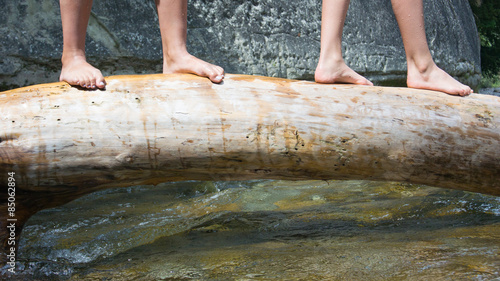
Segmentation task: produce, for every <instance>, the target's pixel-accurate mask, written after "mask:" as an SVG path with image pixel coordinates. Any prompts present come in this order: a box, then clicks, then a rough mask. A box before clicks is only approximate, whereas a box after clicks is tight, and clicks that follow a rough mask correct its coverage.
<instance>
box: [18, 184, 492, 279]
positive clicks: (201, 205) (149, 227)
mask: <svg viewBox="0 0 500 281" xmlns="http://www.w3.org/2000/svg"><path fill="white" fill-rule="evenodd" d="M17 269H18V272H19V273H18V274H17V275H16V276H12V277H13V279H12V280H498V278H500V197H493V196H487V195H482V194H476V193H469V192H464V191H458V190H448V189H441V188H432V187H426V186H419V185H412V184H401V183H392V182H370V181H270V180H260V181H242V182H178V183H165V184H161V185H158V186H135V187H129V188H118V189H110V190H104V191H100V192H96V193H93V194H89V195H87V196H85V197H82V198H80V199H77V200H75V201H73V202H70V203H68V204H66V205H64V206H61V207H58V208H54V209H48V210H44V211H42V212H39V213H38V214H36V215H35V216H33V217H32V218H31V219H30V220H29V221H28V223H27V225H26V226H25V228H24V230H23V233H22V238H21V241H20V249H19V260H18V262H17Z"/></svg>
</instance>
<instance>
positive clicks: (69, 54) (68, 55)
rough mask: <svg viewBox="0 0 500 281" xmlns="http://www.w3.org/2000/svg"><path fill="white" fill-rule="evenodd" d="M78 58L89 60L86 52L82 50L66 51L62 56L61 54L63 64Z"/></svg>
mask: <svg viewBox="0 0 500 281" xmlns="http://www.w3.org/2000/svg"><path fill="white" fill-rule="evenodd" d="M76 60H83V61H87V58H86V57H85V53H84V52H81V51H64V52H63V54H62V56H61V62H62V63H63V64H65V63H70V62H72V61H76Z"/></svg>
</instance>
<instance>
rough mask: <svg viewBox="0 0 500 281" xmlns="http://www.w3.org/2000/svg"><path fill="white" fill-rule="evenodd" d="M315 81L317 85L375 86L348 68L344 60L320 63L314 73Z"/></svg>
mask: <svg viewBox="0 0 500 281" xmlns="http://www.w3.org/2000/svg"><path fill="white" fill-rule="evenodd" d="M314 80H316V82H317V83H325V84H334V83H350V84H357V85H368V86H373V83H372V82H370V81H369V80H368V79H366V78H365V77H363V76H361V75H359V74H358V73H356V72H355V71H354V70H352V69H351V68H350V67H348V66H347V65H346V64H345V62H344V61H343V60H341V61H331V62H321V61H320V62H319V63H318V66H317V67H316V72H315V73H314Z"/></svg>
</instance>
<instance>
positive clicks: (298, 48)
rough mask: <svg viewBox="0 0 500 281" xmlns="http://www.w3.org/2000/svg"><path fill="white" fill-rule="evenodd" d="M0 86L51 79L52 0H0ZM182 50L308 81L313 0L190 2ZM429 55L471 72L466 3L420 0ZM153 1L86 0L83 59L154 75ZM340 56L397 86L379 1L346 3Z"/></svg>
mask: <svg viewBox="0 0 500 281" xmlns="http://www.w3.org/2000/svg"><path fill="white" fill-rule="evenodd" d="M0 5H1V7H3V11H4V12H3V14H2V17H1V18H0V40H1V49H0V85H1V89H8V88H13V87H18V86H24V85H30V84H36V83H45V82H53V81H57V80H58V76H59V71H60V66H61V64H60V56H61V52H62V31H61V22H60V12H59V1H57V0H19V1H11V0H0ZM188 9H189V14H188V27H189V30H188V48H189V51H190V52H191V53H192V54H193V55H195V56H197V57H199V58H202V59H204V60H207V61H209V62H213V63H216V64H218V65H220V66H222V67H224V68H225V70H226V72H227V73H242V74H254V75H265V76H273V77H283V78H292V79H313V76H314V69H315V67H316V63H317V60H318V56H319V48H320V27H321V0H190V1H189V8H188ZM425 18H426V30H427V36H428V42H429V45H430V48H431V51H432V54H433V57H434V59H435V61H436V62H437V63H438V65H440V66H441V67H442V68H443V69H445V70H446V71H448V72H449V73H451V74H452V75H454V76H455V77H457V78H459V80H461V81H462V82H464V83H467V84H469V85H472V86H475V85H477V84H478V82H479V78H480V57H479V50H480V49H479V48H480V47H479V46H480V45H479V38H478V33H477V29H476V25H475V22H474V17H473V15H472V12H471V9H470V7H469V3H468V1H467V0H453V1H450V0H425ZM160 40H161V39H160V32H159V28H158V17H157V14H156V8H155V3H154V1H153V0H149V1H144V0H120V1H118V0H115V1H109V0H95V1H94V6H93V12H92V16H91V19H90V23H89V28H88V32H87V58H88V60H89V62H91V63H92V64H94V65H95V66H97V67H98V68H100V69H101V70H102V71H103V73H104V75H116V74H134V73H158V72H161V69H162V65H161V62H162V59H161V56H162V53H161V42H160ZM343 47H344V51H345V59H346V61H347V63H348V64H349V65H350V66H351V67H352V68H354V69H355V70H357V71H358V72H360V73H362V74H364V75H366V76H367V77H368V78H369V79H372V80H373V81H374V82H376V83H378V84H382V85H384V84H389V85H404V81H405V75H406V62H405V55H404V49H403V45H402V41H401V36H400V34H399V29H398V27H397V22H396V20H395V18H394V14H393V12H392V7H391V3H390V1H389V0H352V1H351V6H350V9H349V12H348V16H347V20H346V26H345V29H344V46H343Z"/></svg>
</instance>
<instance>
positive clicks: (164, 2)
mask: <svg viewBox="0 0 500 281" xmlns="http://www.w3.org/2000/svg"><path fill="white" fill-rule="evenodd" d="M60 5H61V20H62V27H63V40H64V42H63V44H64V45H63V54H62V58H61V61H62V70H61V76H60V78H59V79H60V80H61V81H66V82H68V83H69V84H71V85H78V86H81V87H84V88H89V89H95V88H101V89H102V88H104V87H105V86H106V81H105V80H104V77H103V75H102V74H101V71H100V70H98V69H97V68H95V67H93V66H92V65H90V64H89V63H88V62H87V60H86V57H85V36H86V31H87V25H88V22H89V18H90V11H91V8H92V0H60ZM156 7H157V9H158V19H159V22H160V31H161V38H162V40H161V41H162V48H163V73H193V74H197V75H199V76H204V77H208V78H209V79H210V80H211V81H212V82H215V83H220V82H222V79H223V78H224V70H223V69H222V68H221V67H219V66H216V65H213V64H210V63H207V62H205V61H202V60H200V59H198V58H196V57H194V56H192V55H190V54H189V53H188V52H187V49H186V34H187V0H156Z"/></svg>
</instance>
